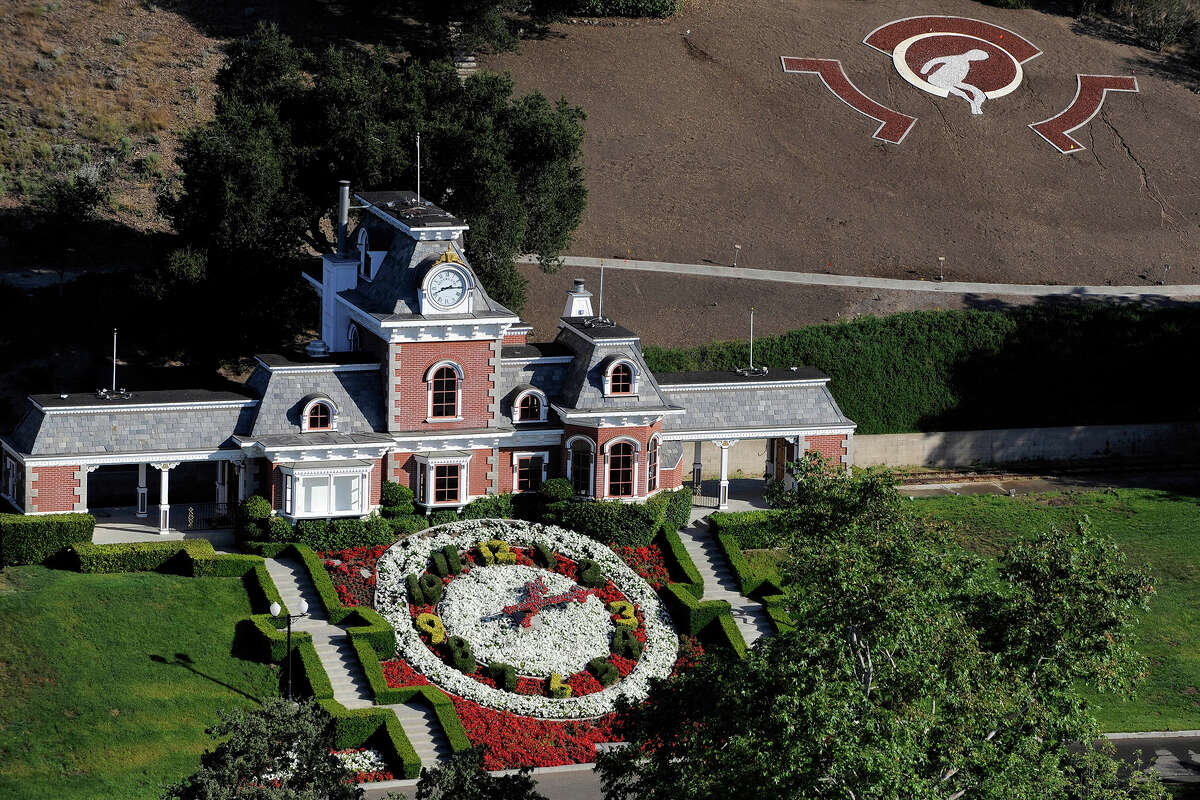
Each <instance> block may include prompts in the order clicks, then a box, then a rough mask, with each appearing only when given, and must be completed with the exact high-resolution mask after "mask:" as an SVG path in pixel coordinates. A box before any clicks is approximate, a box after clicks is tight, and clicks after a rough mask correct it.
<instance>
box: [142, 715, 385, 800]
mask: <svg viewBox="0 0 1200 800" xmlns="http://www.w3.org/2000/svg"><path fill="white" fill-rule="evenodd" d="M207 732H208V734H209V735H210V736H212V737H214V738H216V739H219V740H221V741H220V743H219V744H218V745H217V746H216V748H215V749H213V750H211V751H209V752H207V753H205V754H204V755H203V756H201V757H200V763H201V766H200V769H199V770H197V771H196V772H195V773H194V774H193V775H191V776H189V777H187V778H184V779H183V780H182V781H180V782H179V783H177V784H175V785H174V786H172V787H170V788H169V789H168V790H167V791H166V793H165V794H164V795H163V797H164V798H171V799H173V800H223V799H224V798H230V799H231V800H232V798H238V800H356V799H357V798H361V797H362V795H363V793H362V790H361V789H359V788H358V786H357V785H356V784H353V783H348V782H347V781H346V778H347V775H346V769H345V768H344V767H343V766H342V764H341V762H340V761H338V759H337V758H336V757H335V756H334V755H332V753H331V750H332V749H333V743H334V723H333V718H332V717H330V716H329V714H328V713H327V712H326V711H325V710H324V709H322V708H321V707H320V706H319V705H317V704H316V703H315V702H313V701H307V702H304V703H300V704H297V705H293V704H292V703H290V702H288V701H286V700H282V699H271V700H267V701H266V702H265V703H263V705H262V707H260V708H256V709H252V710H245V709H239V710H238V711H235V712H232V713H228V714H225V715H224V716H223V717H222V720H221V722H220V723H219V724H217V725H214V726H213V727H211V728H209V729H208V731H207Z"/></svg>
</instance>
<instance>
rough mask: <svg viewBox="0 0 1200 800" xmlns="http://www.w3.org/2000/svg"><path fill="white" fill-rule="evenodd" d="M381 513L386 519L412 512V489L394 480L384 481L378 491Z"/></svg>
mask: <svg viewBox="0 0 1200 800" xmlns="http://www.w3.org/2000/svg"><path fill="white" fill-rule="evenodd" d="M379 503H380V505H381V506H383V508H382V511H381V513H382V514H383V515H384V516H385V517H387V518H388V519H391V518H394V517H406V516H408V515H410V514H412V513H413V490H412V489H410V488H408V487H407V486H403V485H401V484H399V483H396V482H395V481H384V482H383V488H382V490H381V491H380V493H379Z"/></svg>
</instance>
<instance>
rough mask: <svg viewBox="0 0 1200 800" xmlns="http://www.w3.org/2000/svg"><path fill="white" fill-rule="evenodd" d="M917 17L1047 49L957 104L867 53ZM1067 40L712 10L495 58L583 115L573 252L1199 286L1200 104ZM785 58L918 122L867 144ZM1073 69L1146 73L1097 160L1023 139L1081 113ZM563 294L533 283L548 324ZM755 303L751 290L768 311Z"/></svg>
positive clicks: (724, 3) (951, 7) (863, 121)
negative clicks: (1065, 115) (823, 68)
mask: <svg viewBox="0 0 1200 800" xmlns="http://www.w3.org/2000/svg"><path fill="white" fill-rule="evenodd" d="M922 13H937V14H946V15H959V16H965V17H974V18H979V19H984V20H987V21H989V22H992V23H994V24H996V25H1001V26H1004V27H1006V28H1009V29H1011V30H1012V31H1015V32H1016V33H1018V34H1020V35H1021V36H1023V37H1025V38H1026V39H1028V40H1029V41H1031V42H1032V43H1033V44H1034V45H1036V46H1037V47H1039V48H1041V50H1042V51H1043V53H1042V55H1040V56H1037V57H1036V58H1034V59H1032V60H1030V61H1028V62H1027V63H1025V64H1024V80H1023V82H1022V83H1021V84H1020V85H1019V86H1018V87H1017V88H1016V90H1015V91H1013V92H1012V93H1011V94H1009V95H1007V96H1005V97H1000V98H997V99H994V100H989V101H988V102H987V104H986V105H985V106H984V109H983V111H984V113H983V114H982V115H978V116H974V115H972V114H971V111H970V108H969V106H968V104H967V102H965V101H964V100H963V99H959V98H957V97H949V98H945V99H943V98H939V97H935V96H933V95H931V94H926V93H924V92H922V91H920V90H918V89H917V88H915V87H914V86H912V85H910V84H909V83H906V82H905V81H904V79H902V78H901V76H900V75H899V73H898V72H897V71H896V69H895V68H894V67H893V65H892V62H891V59H890V58H889V57H888V56H886V55H884V54H881V53H880V52H878V51H876V50H873V49H871V48H870V47H867V46H866V45H864V44H862V40H863V38H864V37H865V36H867V34H869V33H870V32H871V31H872V30H874V29H875V28H877V27H879V26H880V25H883V24H885V23H888V22H890V21H892V20H896V19H900V18H903V17H909V16H913V15H915V14H922ZM1075 27H1077V23H1076V22H1075V21H1074V20H1073V19H1071V18H1069V17H1060V16H1053V15H1047V14H1043V13H1040V12H1036V11H1008V10H1003V9H998V8H994V7H991V6H985V5H981V4H977V3H971V2H963V1H962V0H947V1H946V2H944V3H941V4H938V6H937V8H936V9H935V8H928V7H917V6H914V5H913V4H911V3H902V2H898V1H897V0H880V1H879V2H870V3H848V2H844V0H784V2H778V0H776V1H775V2H768V0H706V2H703V3H701V2H693V3H691V4H689V10H688V11H686V12H685V13H683V14H681V15H679V16H677V17H675V18H673V19H670V20H666V21H663V22H651V21H635V22H628V21H621V22H617V23H616V24H564V25H561V26H558V27H557V28H556V29H555V32H556V36H555V37H552V38H549V39H546V40H543V41H533V42H526V43H525V44H524V45H523V46H522V50H521V52H520V53H517V54H508V55H504V56H501V57H493V58H489V59H487V60H486V65H487V66H488V67H489V68H493V69H499V70H507V71H510V72H511V73H512V74H513V76H514V78H515V80H516V82H517V84H518V87H519V88H520V89H523V90H533V89H537V90H540V91H542V92H544V93H546V94H547V95H548V96H550V97H552V98H553V97H558V96H560V95H562V96H566V97H567V98H568V99H569V100H570V101H571V102H573V103H577V104H579V105H581V106H583V107H584V109H585V110H586V111H587V113H588V120H587V123H586V125H587V138H586V140H585V144H584V153H585V164H586V168H587V180H588V188H589V193H590V194H589V199H588V209H587V212H586V213H585V216H584V220H583V224H582V225H581V226H580V229H579V231H578V232H577V234H576V237H575V242H574V244H573V246H572V247H571V248H570V252H571V253H573V254H578V255H589V256H622V257H625V256H632V257H633V258H641V259H648V260H663V261H681V262H693V263H701V262H704V261H711V262H715V263H721V264H725V263H729V261H730V260H731V258H732V256H733V250H734V248H733V246H734V244H741V245H742V247H743V249H742V251H741V255H740V257H739V264H741V265H743V266H760V267H772V268H781V269H793V270H801V271H813V272H822V271H825V272H834V273H842V274H867V275H878V276H888V277H915V276H933V275H936V274H937V271H938V266H937V257H938V256H945V258H946V265H945V277H946V279H947V280H975V281H995V282H1014V283H1094V284H1102V283H1105V282H1110V283H1114V284H1137V283H1141V282H1145V281H1147V280H1149V281H1157V280H1158V279H1160V278H1162V277H1163V270H1162V266H1163V264H1169V265H1170V267H1171V269H1170V273H1169V276H1168V281H1169V282H1171V283H1194V282H1197V279H1198V277H1200V264H1197V260H1196V258H1195V243H1196V238H1197V233H1198V222H1200V192H1198V191H1197V190H1196V186H1197V185H1198V184H1200V180H1198V179H1200V160H1198V159H1196V158H1195V154H1196V144H1195V142H1196V136H1195V132H1196V131H1197V129H1198V128H1200V97H1198V96H1197V95H1196V94H1195V93H1193V91H1191V90H1190V89H1189V87H1188V86H1187V85H1186V84H1185V83H1184V82H1181V81H1179V80H1176V79H1173V78H1172V77H1170V76H1169V75H1166V74H1165V73H1164V72H1163V71H1162V70H1161V69H1159V68H1158V64H1159V57H1158V56H1156V55H1154V54H1151V53H1150V52H1148V51H1146V50H1143V49H1140V48H1136V47H1132V46H1128V45H1124V44H1118V43H1115V42H1113V41H1109V40H1106V39H1101V38H1096V37H1093V36H1088V35H1082V34H1079V33H1076V32H1074V29H1075ZM781 56H795V57H803V58H826V59H840V60H841V62H842V66H843V67H844V69H845V71H846V74H847V76H848V77H849V79H850V80H851V81H852V82H853V83H854V84H855V85H857V86H858V87H859V88H860V89H861V90H862V91H863V92H865V93H866V94H867V95H868V96H869V97H871V98H872V99H874V100H876V101H878V102H879V103H882V104H884V105H886V106H888V107H890V108H892V109H894V110H896V111H898V112H901V113H902V114H906V115H909V116H912V117H916V118H917V122H916V124H915V125H914V127H913V128H912V129H911V130H910V131H909V132H908V134H907V136H906V138H905V139H904V140H903V142H902V143H901V144H899V145H893V144H884V143H882V142H880V141H877V140H874V139H872V133H873V132H874V131H875V129H876V128H877V127H878V123H877V122H876V121H873V120H871V119H868V118H867V117H865V116H862V115H860V114H859V113H857V112H855V111H854V110H852V109H851V108H849V107H847V106H846V105H845V104H843V103H842V101H840V100H839V99H838V98H836V97H835V96H833V95H832V94H831V93H830V92H829V91H828V90H827V89H826V88H825V86H824V85H823V84H822V82H821V80H820V78H818V77H817V76H816V75H809V74H785V73H784V72H783V71H782V69H781V66H780V57H781ZM1077 73H1083V74H1100V75H1130V74H1133V75H1134V76H1135V77H1136V78H1137V81H1138V83H1139V88H1140V92H1139V93H1137V94H1132V93H1124V92H1122V93H1111V94H1109V95H1108V97H1107V100H1106V102H1105V104H1104V107H1103V109H1102V111H1101V112H1100V114H1099V115H1097V116H1096V117H1095V118H1094V119H1092V121H1091V122H1090V123H1089V124H1087V125H1085V126H1084V127H1082V128H1080V129H1079V130H1078V131H1076V132H1075V134H1074V135H1075V137H1076V138H1077V139H1078V140H1079V141H1080V143H1081V144H1082V145H1083V147H1085V148H1087V149H1086V150H1084V151H1082V152H1078V153H1075V154H1071V155H1063V154H1061V153H1059V152H1058V151H1057V150H1056V149H1055V148H1054V147H1052V146H1050V145H1049V144H1048V143H1047V141H1046V140H1044V139H1043V138H1041V137H1040V136H1038V135H1037V134H1036V133H1035V132H1034V131H1032V130H1030V129H1029V127H1028V126H1029V125H1030V124H1031V123H1035V122H1040V121H1042V120H1045V119H1047V118H1049V117H1053V116H1054V115H1056V114H1058V113H1059V112H1061V111H1062V110H1063V109H1065V108H1066V107H1067V106H1068V105H1069V104H1070V103H1071V101H1072V98H1073V97H1074V95H1075V91H1076V74H1077ZM1139 276H1144V277H1141V278H1139ZM621 280H622V281H627V282H631V283H633V284H637V285H638V286H643V285H644V286H649V285H650V284H651V283H653V282H654V281H653V280H652V279H650V278H649V277H638V278H636V279H634V278H633V277H631V276H629V275H628V274H626V275H625V276H622V278H621ZM657 280H658V281H659V282H660V283H664V284H668V285H667V286H665V287H657V288H668V289H669V291H670V292H671V293H674V296H675V297H678V298H679V300H680V301H686V303H687V305H688V306H689V308H692V309H693V310H694V309H698V308H700V307H701V306H702V305H703V303H702V302H701V298H700V297H699V295H697V296H696V297H694V298H690V299H689V298H687V297H682V296H680V294H679V293H680V292H682V291H685V287H688V286H693V285H695V286H697V287H699V286H701V284H703V283H704V282H703V281H700V280H698V279H693V280H692V281H678V282H670V281H664V280H663V279H661V278H660V279H657ZM554 283H555V282H554V281H543V282H542V286H541V287H539V288H536V289H532V290H531V292H532V293H531V302H530V305H529V308H528V309H527V312H528V313H529V315H530V316H544V314H543V309H542V307H543V305H544V303H543V302H542V301H541V300H540V299H539V297H537V295H540V293H541V292H542V291H544V290H549V289H550V287H551V286H552V284H554ZM709 283H710V284H711V285H712V286H715V285H717V284H724V283H725V282H723V281H710V282H709ZM553 288H554V289H557V288H559V287H556V286H555V287H553ZM764 288H765V287H762V286H759V287H756V288H755V290H754V294H755V295H756V296H757V297H758V298H759V300H760V301H761V300H762V290H763V289H764ZM686 291H692V290H690V289H689V290H686ZM694 291H696V292H701V293H703V292H704V291H707V290H705V289H701V288H697V289H695V290H694ZM768 291H769V292H770V293H771V296H773V297H779V298H783V297H784V296H789V293H791V292H795V293H796V299H795V300H794V302H796V303H797V304H798V305H804V304H805V303H806V302H809V300H804V299H801V298H803V297H807V298H810V299H811V300H813V301H815V302H817V303H818V304H821V303H823V304H825V305H826V306H827V307H828V308H829V310H830V312H831V314H830V315H832V314H837V313H843V314H844V313H856V312H854V311H853V309H854V308H855V307H856V306H858V305H859V304H860V303H861V301H860V300H856V299H853V298H849V297H846V298H841V294H845V293H835V292H829V291H813V290H784V289H780V288H778V287H772V288H770V289H769V290H768ZM721 293H722V294H724V293H723V292H721ZM656 294H657V292H656ZM861 294H862V295H864V297H866V296H873V295H872V294H871V293H869V292H862V293H861ZM662 296H663V295H661V294H657V298H661V297H662ZM657 298H656V299H657ZM835 298H840V300H836V301H835ZM548 301H549V298H547V302H548ZM693 301H694V302H693ZM917 301H918V299H917V298H910V299H908V300H900V301H898V302H903V303H905V304H912V303H915V302H917ZM552 305H554V306H557V305H558V303H557V302H555V303H553V304H552ZM746 305H749V302H747V303H746ZM535 309H537V310H536V311H535ZM545 310H546V311H549V310H551V309H545ZM553 310H554V311H557V308H554V309H553ZM870 310H871V311H877V310H881V309H870ZM664 313H666V312H664ZM857 313H862V312H861V311H860V312H857ZM824 316H828V315H826V314H821V313H818V314H815V315H813V314H809V313H803V314H799V315H798V317H800V318H803V321H809V322H811V321H819V319H820V318H823V317H824ZM814 317H815V318H814ZM793 321H794V322H799V321H801V319H796V320H793ZM683 322H684V324H685V325H687V326H688V327H693V325H692V324H689V322H688V321H687V320H686V319H685V320H683ZM626 324H629V322H626ZM633 327H640V328H641V329H643V330H646V329H647V328H648V327H649V326H647V325H646V324H642V325H640V326H639V325H634V326H633ZM670 338H676V337H675V336H674V334H672V336H671V337H670ZM680 338H682V339H684V340H690V341H697V340H707V339H710V338H713V337H712V336H711V335H699V336H681V337H680ZM718 338H719V337H718Z"/></svg>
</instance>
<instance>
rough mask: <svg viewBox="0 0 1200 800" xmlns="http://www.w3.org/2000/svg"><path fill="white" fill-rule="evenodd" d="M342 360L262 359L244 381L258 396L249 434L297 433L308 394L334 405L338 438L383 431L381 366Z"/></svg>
mask: <svg viewBox="0 0 1200 800" xmlns="http://www.w3.org/2000/svg"><path fill="white" fill-rule="evenodd" d="M341 355H342V354H341V353H337V354H335V356H334V357H333V358H331V359H327V360H325V361H323V362H314V361H307V362H304V361H290V360H286V359H283V358H282V357H280V356H274V355H272V356H260V357H259V359H258V361H259V366H258V367H257V369H255V371H254V373H253V374H252V375H251V376H250V379H249V381H247V385H248V386H253V387H254V388H255V390H256V391H257V392H259V393H260V394H261V396H262V403H261V405H260V406H259V409H258V415H257V416H256V418H255V420H254V427H253V429H252V430H251V431H249V432H248V433H249V435H250V436H253V437H255V438H257V437H261V436H267V435H272V434H299V433H300V430H301V424H300V423H301V420H300V415H301V414H302V413H303V411H304V406H305V404H306V402H307V400H308V399H309V397H310V396H311V395H324V396H325V397H328V398H329V400H330V401H331V402H332V403H333V405H334V408H335V409H336V410H337V419H336V423H335V424H336V430H337V433H340V434H350V433H374V432H381V431H386V430H387V418H386V416H385V414H384V407H383V406H384V400H383V379H382V378H381V377H380V374H379V371H380V369H381V368H382V365H380V364H379V363H376V362H368V363H361V359H357V358H355V359H352V361H353V362H355V363H350V364H346V363H339V361H338V360H337V359H338V357H339V356H341ZM349 355H354V356H357V355H358V354H349Z"/></svg>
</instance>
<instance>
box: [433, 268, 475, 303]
mask: <svg viewBox="0 0 1200 800" xmlns="http://www.w3.org/2000/svg"><path fill="white" fill-rule="evenodd" d="M466 294H467V279H466V276H464V275H463V274H462V273H461V272H459V271H458V270H456V269H453V268H448V269H443V270H441V271H439V272H437V273H435V274H434V276H433V277H432V278H430V280H429V299H430V300H432V301H433V303H434V304H435V305H437V306H439V307H441V308H451V307H452V306H456V305H458V303H459V302H460V301H461V300H462V299H463V297H464V296H465V295H466Z"/></svg>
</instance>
